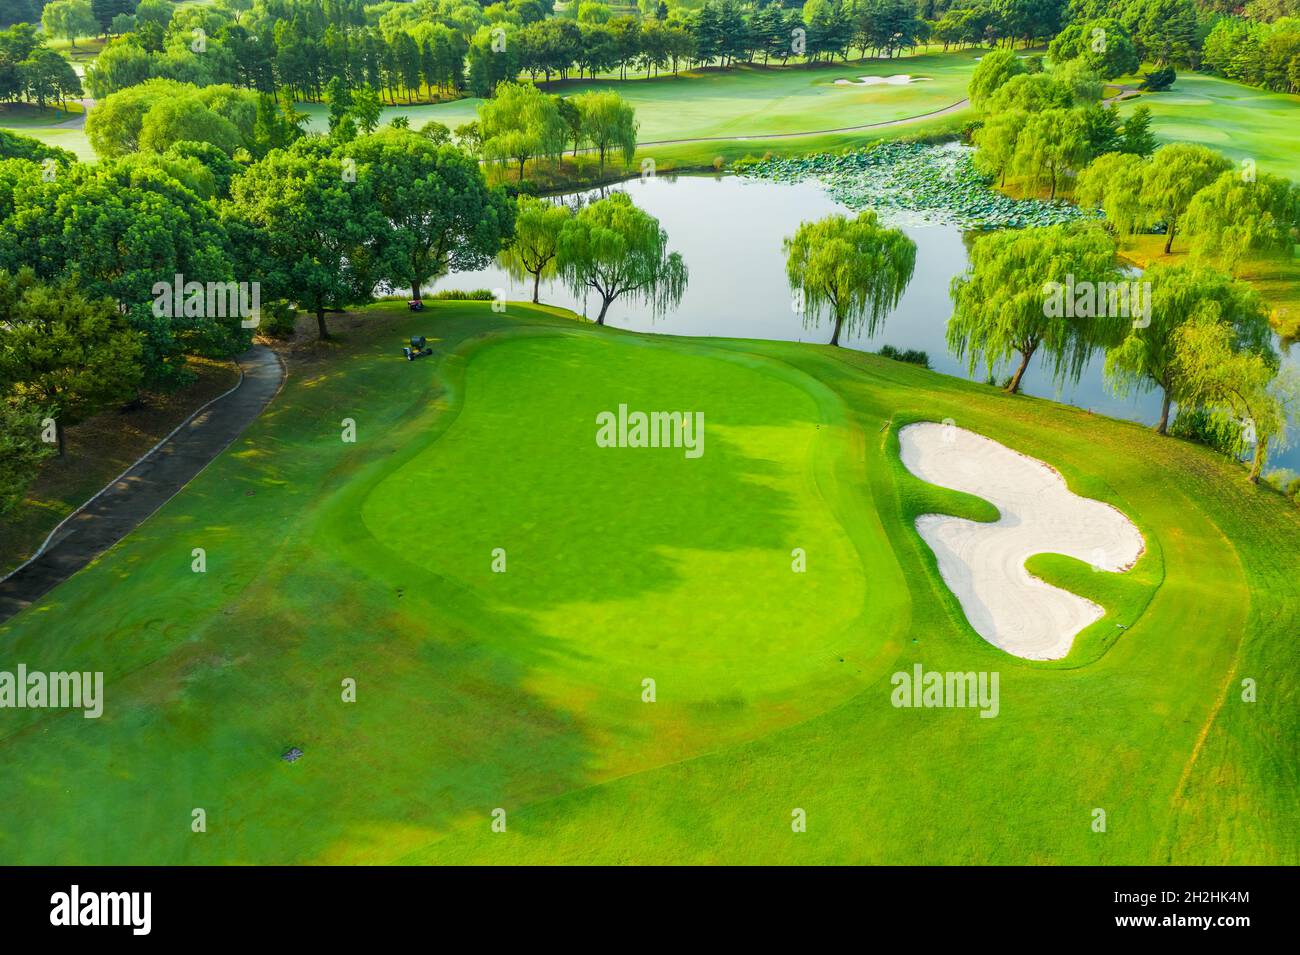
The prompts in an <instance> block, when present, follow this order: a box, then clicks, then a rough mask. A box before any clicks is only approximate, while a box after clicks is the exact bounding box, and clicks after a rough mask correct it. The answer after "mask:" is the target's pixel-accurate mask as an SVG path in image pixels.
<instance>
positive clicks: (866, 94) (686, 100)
mask: <svg viewBox="0 0 1300 955" xmlns="http://www.w3.org/2000/svg"><path fill="white" fill-rule="evenodd" d="M978 55H979V54H978V52H977V51H961V52H952V53H947V54H943V53H933V54H926V55H921V56H913V57H905V58H901V59H897V60H889V61H883V60H866V61H863V62H860V63H850V64H848V65H845V64H835V65H821V64H818V65H814V66H788V67H776V66H773V67H762V66H755V67H736V68H734V69H729V70H705V71H701V72H698V73H682V74H681V75H680V76H676V77H674V76H671V75H670V76H660V77H658V78H655V79H644V78H637V79H629V80H626V81H618V80H598V81H595V82H593V81H589V80H583V81H576V80H574V81H569V82H563V83H562V82H559V81H556V82H553V83H552V84H550V85H549V86H547V87H546V89H547V90H548V91H549V92H553V93H559V94H562V95H565V96H569V95H573V94H575V93H581V92H584V91H586V90H590V89H614V90H617V91H618V92H619V93H621V94H622V95H623V96H624V98H625V99H626V100H627V101H628V102H629V103H631V104H632V105H633V106H634V107H636V112H637V119H638V120H639V121H640V123H641V128H640V132H639V133H638V136H637V139H638V141H640V142H643V143H645V142H654V141H659V140H676V139H697V138H705V137H730V136H766V135H771V134H774V133H803V132H817V131H822V130H828V129H838V128H841V127H845V126H860V125H865V124H867V123H879V122H888V121H890V120H896V119H903V118H907V117H912V116H919V115H921V114H924V113H930V112H933V111H935V110H939V109H943V108H944V107H947V106H951V105H952V104H954V103H957V102H959V101H960V100H962V99H964V98H965V96H966V84H967V83H968V82H969V80H970V75H971V73H972V72H973V71H974V68H975V58H976V56H978ZM899 73H908V74H911V75H912V76H915V77H925V80H924V81H923V82H916V83H911V84H908V85H906V86H883V85H882V86H837V85H836V84H835V80H837V79H855V78H857V77H860V76H892V75H895V74H899ZM480 102H481V101H480V100H478V99H472V98H471V99H461V100H455V101H453V102H449V103H440V104H435V105H431V106H410V107H406V106H398V107H395V108H390V109H388V110H387V111H386V112H385V114H384V117H383V122H387V121H388V120H389V119H390V118H391V117H392V116H396V115H406V116H409V117H410V119H411V125H412V126H413V127H417V128H418V127H419V126H420V125H421V124H423V123H425V122H427V121H429V120H431V119H436V120H438V122H440V123H443V124H444V125H446V126H449V127H451V128H452V129H455V128H456V127H457V126H459V125H461V124H463V123H467V122H469V121H470V120H472V119H474V118H475V117H476V115H477V113H476V110H477V109H478V104H479V103H480ZM301 108H302V109H304V110H305V111H306V112H307V113H309V114H310V115H311V117H312V125H313V128H319V129H324V128H325V122H326V120H325V117H326V108H325V107H324V106H320V105H304V106H302V107H301Z"/></svg>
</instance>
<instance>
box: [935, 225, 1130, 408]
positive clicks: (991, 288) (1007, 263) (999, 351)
mask: <svg viewBox="0 0 1300 955" xmlns="http://www.w3.org/2000/svg"><path fill="white" fill-rule="evenodd" d="M1122 279H1123V276H1122V275H1121V273H1120V271H1119V269H1118V268H1117V267H1116V265H1115V245H1114V243H1113V242H1112V241H1111V239H1110V237H1109V236H1107V235H1106V233H1105V232H1104V231H1103V230H1102V229H1101V228H1100V227H1099V226H1095V225H1088V226H1059V225H1058V226H1048V227H1042V228H1033V229H1021V230H1010V231H1007V232H998V233H994V234H992V235H987V236H983V237H981V238H979V239H977V240H976V242H975V244H974V247H973V248H972V249H971V255H970V265H969V267H968V269H967V271H966V272H965V273H964V274H962V275H958V276H957V277H956V278H954V279H953V281H952V286H951V292H952V300H953V313H952V317H951V318H950V319H948V333H947V340H948V347H949V348H951V349H952V351H953V352H954V353H955V354H956V356H957V357H958V358H965V359H966V360H967V363H968V367H969V368H970V370H971V372H975V371H976V370H977V369H978V368H980V367H981V366H983V367H984V368H985V369H987V371H988V373H989V374H990V375H991V374H993V373H994V371H995V370H996V369H997V367H998V366H999V365H1000V364H1002V363H1003V362H1006V361H1009V360H1012V359H1014V358H1016V357H1017V356H1019V359H1020V362H1019V365H1018V367H1017V368H1016V371H1015V374H1014V375H1012V377H1011V380H1010V381H1009V382H1008V384H1007V391H1008V392H1010V393H1011V394H1015V393H1016V392H1017V391H1019V390H1020V383H1021V381H1022V380H1023V379H1024V376H1025V369H1026V368H1028V367H1029V362H1030V361H1031V360H1032V359H1033V357H1034V356H1035V355H1040V354H1041V355H1042V356H1044V358H1045V359H1046V360H1047V361H1048V363H1049V366H1050V367H1051V370H1052V377H1053V380H1055V381H1056V382H1057V383H1058V384H1059V383H1064V382H1070V383H1073V382H1077V381H1078V380H1079V377H1080V376H1081V375H1082V374H1083V369H1084V367H1085V366H1086V365H1087V364H1088V359H1089V358H1090V357H1092V353H1093V352H1094V351H1095V350H1097V349H1098V348H1106V347H1109V346H1110V345H1112V344H1114V343H1116V342H1117V341H1119V339H1120V338H1121V337H1122V335H1123V334H1124V329H1125V328H1126V327H1127V326H1128V325H1130V324H1131V323H1132V322H1133V321H1134V316H1132V315H1131V314H1125V313H1132V312H1134V311H1137V309H1136V308H1134V307H1133V305H1134V304H1135V303H1134V302H1133V301H1132V299H1131V297H1130V298H1129V299H1128V300H1127V301H1128V304H1125V303H1124V302H1122V301H1120V298H1121V296H1120V294H1119V293H1120V292H1121V291H1124V292H1125V295H1127V289H1129V288H1131V286H1129V285H1128V284H1127V283H1124V282H1122V281H1121V280H1122ZM1067 299H1068V301H1066V300H1067ZM1136 304H1139V305H1140V303H1136Z"/></svg>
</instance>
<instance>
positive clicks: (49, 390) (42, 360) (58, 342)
mask: <svg viewBox="0 0 1300 955" xmlns="http://www.w3.org/2000/svg"><path fill="white" fill-rule="evenodd" d="M0 315H3V316H4V317H5V320H4V322H3V323H0V382H3V383H6V385H7V390H8V391H9V393H10V394H11V395H13V396H14V397H16V398H17V399H18V400H19V401H20V402H28V403H30V404H31V405H32V406H39V407H41V408H44V409H47V411H48V412H49V413H50V414H51V415H52V416H53V417H54V418H55V420H56V421H57V422H58V446H59V451H60V453H62V450H63V432H64V429H65V428H66V427H68V426H69V425H72V424H76V423H77V422H78V421H81V420H83V419H84V418H86V417H87V416H89V415H91V414H94V413H95V412H96V411H99V410H101V409H102V408H105V407H108V406H109V405H112V404H115V403H120V402H123V401H126V400H128V399H129V398H132V397H134V395H135V392H136V388H137V387H138V386H139V384H140V380H141V368H140V354H141V342H140V336H139V333H138V332H136V331H135V330H134V329H132V328H131V327H130V326H129V325H128V324H127V321H126V319H125V318H124V317H123V315H122V313H121V312H120V311H119V310H118V308H117V306H116V305H115V304H114V303H113V302H112V300H110V299H103V298H99V299H92V298H87V297H86V296H85V295H83V294H82V293H81V292H80V291H79V290H78V289H76V288H75V287H73V286H71V285H66V284H64V285H61V286H57V287H56V286H50V285H47V284H45V283H42V282H38V281H37V279H36V276H35V273H33V272H32V271H31V270H23V271H22V272H20V273H19V274H18V275H12V274H11V273H9V272H2V271H0Z"/></svg>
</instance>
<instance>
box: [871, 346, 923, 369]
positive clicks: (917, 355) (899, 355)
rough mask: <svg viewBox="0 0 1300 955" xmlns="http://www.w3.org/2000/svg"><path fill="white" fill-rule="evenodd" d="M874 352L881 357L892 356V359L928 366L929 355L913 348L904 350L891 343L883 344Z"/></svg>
mask: <svg viewBox="0 0 1300 955" xmlns="http://www.w3.org/2000/svg"><path fill="white" fill-rule="evenodd" d="M876 354H878V355H879V356H880V357H881V358H892V359H893V360H894V361H902V362H906V363H907V364H909V365H920V366H921V367H922V368H929V367H930V356H929V355H927V354H926V353H925V352H923V351H918V350H916V349H914V348H908V349H906V350H904V349H899V348H895V347H894V346H893V345H884V346H882V347H881V349H880V351H878V352H876Z"/></svg>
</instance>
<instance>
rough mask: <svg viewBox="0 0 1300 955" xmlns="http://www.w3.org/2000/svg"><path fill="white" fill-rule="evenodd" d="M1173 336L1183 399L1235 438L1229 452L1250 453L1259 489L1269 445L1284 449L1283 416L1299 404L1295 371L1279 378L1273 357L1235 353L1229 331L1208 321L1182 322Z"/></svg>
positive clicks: (1252, 474) (1219, 323)
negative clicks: (1224, 427)
mask: <svg viewBox="0 0 1300 955" xmlns="http://www.w3.org/2000/svg"><path fill="white" fill-rule="evenodd" d="M1174 337H1175V339H1176V347H1175V349H1174V360H1173V364H1174V369H1175V374H1176V376H1177V377H1178V379H1179V381H1181V382H1182V383H1183V399H1182V400H1183V401H1185V402H1186V403H1187V404H1188V405H1190V406H1193V407H1196V408H1200V409H1201V410H1202V411H1203V412H1205V413H1206V414H1207V415H1208V416H1209V419H1210V420H1211V421H1212V422H1214V423H1216V424H1217V425H1219V426H1220V427H1223V426H1226V428H1227V430H1228V432H1230V433H1232V434H1233V435H1234V437H1235V441H1234V447H1233V448H1232V450H1233V451H1235V452H1236V453H1237V454H1244V453H1245V452H1246V451H1247V450H1249V451H1250V455H1251V459H1250V472H1249V475H1248V479H1249V480H1250V482H1251V483H1252V484H1258V483H1259V476H1260V474H1261V473H1262V472H1263V470H1264V463H1265V462H1266V461H1267V460H1268V452H1269V449H1270V446H1272V447H1278V448H1285V447H1286V446H1287V433H1286V429H1287V414H1288V412H1289V411H1291V410H1293V409H1294V408H1296V407H1297V405H1300V393H1298V392H1300V383H1298V382H1297V379H1296V375H1295V372H1294V370H1293V369H1286V371H1285V372H1283V373H1281V374H1279V372H1278V363H1277V360H1276V357H1275V356H1273V355H1272V354H1271V353H1264V354H1262V353H1260V352H1258V351H1251V350H1243V349H1239V348H1238V347H1237V343H1236V342H1235V340H1234V334H1233V329H1232V328H1231V327H1230V326H1228V325H1227V324H1225V323H1224V322H1222V321H1217V320H1215V318H1214V317H1212V316H1203V317H1200V318H1197V319H1194V320H1192V321H1189V322H1186V323H1185V324H1183V325H1182V326H1180V327H1179V329H1178V330H1177V331H1176V332H1175V333H1174Z"/></svg>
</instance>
